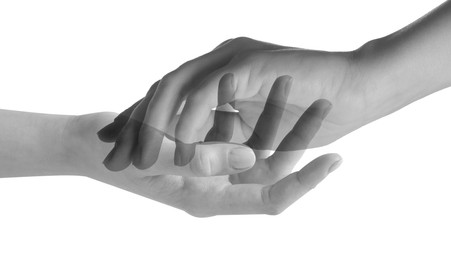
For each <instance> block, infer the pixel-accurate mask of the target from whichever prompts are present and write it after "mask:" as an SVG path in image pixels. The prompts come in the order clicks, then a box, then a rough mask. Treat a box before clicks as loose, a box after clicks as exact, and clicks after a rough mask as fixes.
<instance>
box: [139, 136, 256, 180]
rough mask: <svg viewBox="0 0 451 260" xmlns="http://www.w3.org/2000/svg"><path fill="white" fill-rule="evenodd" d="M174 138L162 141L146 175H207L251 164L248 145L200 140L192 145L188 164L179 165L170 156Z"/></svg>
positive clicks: (238, 169) (252, 156)
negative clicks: (159, 151)
mask: <svg viewBox="0 0 451 260" xmlns="http://www.w3.org/2000/svg"><path fill="white" fill-rule="evenodd" d="M174 149H175V144H174V142H164V144H163V145H162V148H161V154H162V155H163V156H160V158H159V159H158V160H157V161H156V162H155V164H154V165H153V166H152V168H151V169H149V170H143V171H140V172H141V173H142V174H144V175H146V174H148V175H165V174H168V175H181V176H187V177H210V176H219V175H230V174H236V173H238V172H241V171H244V170H247V169H250V168H252V166H253V165H254V163H255V155H254V152H253V151H252V149H250V148H249V147H247V146H245V145H242V144H234V143H219V142H204V143H197V144H195V146H194V151H195V152H194V156H193V159H192V160H191V161H190V162H189V164H187V165H185V166H183V167H179V166H175V165H174V159H173V158H172V156H171V155H172V154H174V153H173V151H174Z"/></svg>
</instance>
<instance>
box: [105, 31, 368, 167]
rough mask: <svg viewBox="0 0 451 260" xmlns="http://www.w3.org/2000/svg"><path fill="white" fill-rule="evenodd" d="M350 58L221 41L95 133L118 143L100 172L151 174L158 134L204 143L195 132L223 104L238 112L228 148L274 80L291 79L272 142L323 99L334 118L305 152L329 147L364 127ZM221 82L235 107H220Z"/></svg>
mask: <svg viewBox="0 0 451 260" xmlns="http://www.w3.org/2000/svg"><path fill="white" fill-rule="evenodd" d="M354 54H355V53H353V52H349V53H329V52H320V51H310V50H302V49H294V48H287V47H283V46H278V45H273V44H269V43H264V42H259V41H255V40H252V39H248V38H237V39H234V40H230V41H228V42H225V43H223V44H221V45H220V46H218V47H217V48H216V49H215V50H213V51H212V52H211V53H208V54H206V55H204V56H201V57H199V58H197V59H195V60H192V61H189V62H187V63H185V64H183V65H182V66H180V67H179V68H178V69H177V70H175V71H173V72H171V73H169V74H167V75H166V76H165V77H163V78H162V80H161V81H160V82H157V83H156V84H155V85H154V86H153V87H152V88H151V90H150V91H149V93H148V94H147V95H146V97H145V98H144V99H143V100H141V101H140V102H139V105H138V104H136V106H132V107H131V108H130V109H128V110H127V111H124V113H122V115H121V117H120V118H118V119H117V120H115V122H114V123H113V124H110V125H109V126H108V127H106V128H105V129H103V130H102V131H101V132H100V133H99V134H100V136H101V137H102V138H103V139H104V140H106V139H108V140H110V141H114V140H117V142H116V143H117V146H116V147H115V148H114V149H113V150H112V151H111V153H110V154H109V156H108V159H107V161H106V165H107V167H108V168H109V169H112V170H121V169H124V168H126V167H127V166H128V165H129V164H130V163H131V162H132V163H133V164H134V165H135V166H136V167H137V168H139V169H145V168H148V167H150V166H151V165H153V164H154V162H155V161H156V155H157V154H158V151H159V147H160V143H161V135H160V134H158V132H165V133H168V134H171V135H174V136H175V139H176V140H178V141H180V143H194V142H196V141H199V140H202V138H203V136H202V135H200V134H199V133H202V134H203V133H205V131H208V129H209V128H210V127H211V123H212V112H211V109H212V108H215V107H217V106H218V105H223V104H224V103H233V105H234V108H235V109H236V110H238V111H239V113H238V114H237V115H236V117H237V118H238V119H236V120H235V121H237V124H236V129H235V131H234V136H233V138H232V141H234V142H243V141H245V140H247V139H248V138H249V137H250V135H251V134H252V132H253V131H254V128H255V124H256V121H257V118H258V115H259V114H260V113H261V111H262V110H263V107H264V104H265V100H266V98H267V96H268V93H269V90H270V86H271V84H272V82H274V80H275V78H276V77H277V76H278V75H292V76H293V87H292V91H291V94H290V96H289V97H288V104H287V106H286V107H285V110H286V113H284V114H283V117H282V121H281V124H280V130H279V131H278V133H277V136H276V137H275V140H276V142H275V143H279V142H280V141H281V140H282V138H283V137H284V136H285V135H286V134H287V133H288V131H289V130H290V129H291V128H292V127H293V125H294V124H295V122H296V121H297V119H298V118H299V116H301V115H302V113H303V112H304V111H305V110H306V108H307V107H308V105H309V104H311V103H312V102H313V101H314V100H316V99H319V98H325V99H328V100H330V101H331V102H332V103H333V104H334V111H333V112H332V113H331V115H330V116H329V117H328V118H327V119H326V121H325V122H324V126H323V128H322V129H321V130H320V132H319V133H318V135H317V136H316V137H315V138H314V140H312V142H311V144H310V146H311V147H315V146H320V145H325V144H328V143H330V142H332V141H334V140H336V139H338V138H340V137H341V136H343V135H345V134H347V133H349V132H351V131H353V130H355V129H357V128H358V127H360V126H361V125H363V124H364V123H366V120H367V117H368V114H370V113H371V111H368V109H367V108H366V95H365V89H364V88H363V86H361V85H360V84H359V82H360V80H361V77H360V74H357V73H358V70H357V69H356V68H355V64H354V62H355V60H354V59H353V57H354V56H355V55H354ZM230 75H233V77H231V76H230ZM227 78H228V80H230V84H231V85H233V88H234V89H236V90H235V92H234V95H233V100H231V99H227V98H226V97H224V98H223V99H222V102H221V100H218V99H217V98H216V97H217V94H218V84H219V82H220V81H221V79H222V81H226V79H227ZM230 78H232V79H230ZM357 81H359V82H357ZM152 97H153V98H152ZM182 101H186V104H185V105H184V108H183V112H182V114H181V116H180V118H178V117H177V116H175V115H176V112H177V110H179V108H180V105H181V103H182ZM129 118H130V119H129ZM258 134H259V133H257V135H258ZM178 148H179V146H178ZM271 149H272V150H274V149H275V147H271ZM178 150H180V149H177V152H176V153H179V152H180V151H178ZM176 157H177V156H176Z"/></svg>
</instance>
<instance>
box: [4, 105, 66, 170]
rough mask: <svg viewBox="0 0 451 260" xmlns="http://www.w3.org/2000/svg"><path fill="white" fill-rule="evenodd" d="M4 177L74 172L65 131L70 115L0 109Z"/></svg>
mask: <svg viewBox="0 0 451 260" xmlns="http://www.w3.org/2000/svg"><path fill="white" fill-rule="evenodd" d="M0 118H1V120H0V132H1V135H0V144H1V145H0V165H1V167H0V177H21V176H40V175H64V174H74V171H73V170H74V168H73V167H72V166H73V165H72V162H71V156H70V155H71V154H70V153H69V152H68V149H67V147H66V146H65V142H64V138H63V134H64V129H65V128H66V125H67V123H68V121H69V119H70V117H69V116H62V115H46V114H37V113H24V112H18V111H8V110H0Z"/></svg>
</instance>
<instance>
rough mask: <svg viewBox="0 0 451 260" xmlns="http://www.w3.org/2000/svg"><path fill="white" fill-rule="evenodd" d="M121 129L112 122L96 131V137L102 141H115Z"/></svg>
mask: <svg viewBox="0 0 451 260" xmlns="http://www.w3.org/2000/svg"><path fill="white" fill-rule="evenodd" d="M120 130H121V129H118V127H116V124H115V122H112V123H111V124H108V125H106V126H105V127H103V128H102V129H100V130H99V131H98V132H97V137H98V138H99V139H100V140H101V141H102V142H106V143H111V142H114V141H116V138H117V137H118V135H119V133H120Z"/></svg>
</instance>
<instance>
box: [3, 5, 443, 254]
mask: <svg viewBox="0 0 451 260" xmlns="http://www.w3.org/2000/svg"><path fill="white" fill-rule="evenodd" d="M156 2H157V1H122V2H119V1H1V2H0V108H2V109H12V110H22V111H33V112H43V113H57V114H83V113H91V112H98V111H115V112H120V111H121V110H122V109H124V108H126V107H128V106H129V105H130V104H132V103H133V102H134V101H135V100H137V99H139V98H140V97H142V96H144V94H145V93H146V91H147V89H148V87H149V86H150V85H151V83H153V82H154V81H156V80H158V79H159V78H160V77H162V76H163V75H164V74H165V73H167V72H169V71H171V70H172V69H175V68H176V67H177V66H178V65H180V64H181V63H183V62H184V61H187V60H189V59H192V58H194V57H197V56H199V55H201V54H203V53H205V52H208V51H210V50H211V49H213V48H214V47H215V46H216V45H218V44H219V43H221V42H222V41H224V40H226V39H228V38H231V37H237V36H248V37H252V38H255V39H259V40H263V41H269V42H273V43H278V44H281V45H290V46H296V47H303V48H313V49H323V50H343V51H344V50H352V49H355V48H357V47H359V46H360V45H362V44H363V43H364V42H366V41H368V40H370V39H374V38H378V37H381V36H384V35H386V34H388V33H391V32H393V31H395V30H397V29H399V28H401V27H403V26H405V25H407V24H408V23H410V22H412V21H414V20H415V19H417V18H419V17H420V16H422V15H424V14H425V13H427V12H428V11H430V10H431V9H433V8H434V7H436V6H438V5H439V4H440V3H441V2H442V1H440V0H428V1H407V0H404V1H401V0H384V1H381V0H379V1H357V0H356V1H351V0H342V1H333V0H322V1H284V0H277V1H255V2H251V1H242V0H241V1H230V0H229V1H221V2H219V1H218V2H214V1H205V2H201V1H159V3H156ZM447 44H449V43H447ZM450 100H451V92H450V90H449V89H447V90H443V91H441V92H439V93H436V94H434V95H431V96H429V97H427V98H425V99H422V100H420V101H418V102H415V103H414V104H412V105H409V106H408V107H406V108H404V109H402V110H400V111H399V112H397V113H395V114H392V115H390V116H388V117H385V118H383V119H381V120H378V121H377V122H374V123H372V124H370V125H367V126H365V127H363V128H361V129H359V130H357V131H355V132H353V133H352V134H350V135H348V136H346V137H344V138H342V139H340V140H338V141H336V142H335V143H333V144H332V145H329V146H327V147H324V148H320V149H314V150H310V151H309V152H307V153H306V156H305V158H304V159H303V160H302V161H301V164H305V163H306V162H307V161H309V160H310V159H312V158H314V157H316V156H318V155H320V154H322V153H326V152H338V153H340V154H341V155H342V156H343V158H344V163H343V165H342V167H341V168H340V169H339V170H338V171H336V172H334V173H333V174H331V175H330V176H329V177H328V178H327V179H326V180H325V181H324V182H323V183H321V184H320V185H319V186H318V187H317V188H316V189H315V190H313V191H312V192H310V193H309V194H307V195H306V196H305V197H303V198H302V199H301V200H300V201H298V202H297V203H296V204H294V205H293V206H292V207H290V208H289V209H287V210H286V211H285V212H284V213H282V214H281V215H278V216H264V215H263V216H220V217H213V218H206V219H198V218H194V217H191V216H189V215H187V214H186V213H184V212H182V211H179V210H177V209H173V208H170V207H168V206H165V205H162V204H159V203H157V202H154V201H151V200H148V199H146V198H143V197H140V196H137V195H134V194H132V193H129V192H126V191H123V190H120V189H117V188H114V187H111V186H108V185H106V184H103V183H99V182H95V181H92V180H90V179H87V178H79V177H67V176H61V177H34V178H17V179H14V178H12V179H2V180H0V259H5V260H10V259H46V260H50V259H348V260H349V259H451V248H450V246H451V224H450V219H451V210H450V206H449V205H450V202H451V175H450V174H451V170H450V168H451V167H450V149H449V147H450V146H451V138H450V137H449V133H451V123H450V119H449V113H448V111H450V110H451V107H450V105H449V104H450ZM0 134H1V133H0ZM0 167H1V165H0Z"/></svg>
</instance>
